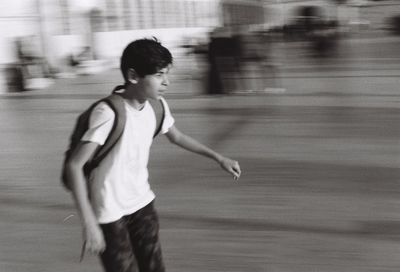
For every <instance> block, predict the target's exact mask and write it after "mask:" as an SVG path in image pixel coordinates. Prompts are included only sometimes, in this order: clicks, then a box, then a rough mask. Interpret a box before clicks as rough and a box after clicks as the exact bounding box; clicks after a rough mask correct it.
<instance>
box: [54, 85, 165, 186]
mask: <svg viewBox="0 0 400 272" xmlns="http://www.w3.org/2000/svg"><path fill="white" fill-rule="evenodd" d="M122 89H124V86H123V85H119V86H117V87H115V88H114V90H113V92H112V94H110V95H109V96H107V97H105V98H103V99H100V100H98V101H96V102H95V103H93V104H92V105H91V106H90V107H89V108H88V109H86V110H85V111H84V112H83V113H81V114H80V115H79V116H78V118H77V121H76V123H75V126H74V129H73V131H72V134H71V136H70V140H69V146H68V149H67V151H65V153H64V162H63V165H62V174H61V183H62V184H63V186H64V187H65V188H66V189H67V190H68V191H71V184H70V181H69V180H68V178H67V175H66V171H65V170H66V169H65V168H66V167H65V166H66V162H67V161H68V159H69V158H70V157H71V155H72V153H73V152H74V150H75V148H76V147H77V146H78V144H79V142H80V140H81V139H82V136H83V135H84V134H85V132H86V131H87V130H88V128H89V118H90V115H91V113H92V110H93V109H94V108H95V107H96V106H97V105H98V104H99V103H101V102H105V103H107V105H108V106H109V107H110V108H111V109H112V110H113V111H114V113H115V119H114V124H113V127H112V128H111V131H110V134H109V135H108V137H107V139H106V141H105V143H104V145H102V146H100V147H99V148H98V150H97V151H96V152H95V154H94V155H93V157H92V159H91V160H90V161H89V162H88V163H86V164H85V166H84V168H83V171H84V174H85V177H86V178H88V177H89V175H90V173H91V171H92V170H93V169H95V168H96V167H97V166H99V164H100V163H101V161H102V160H103V159H104V158H105V157H106V156H107V154H109V152H110V151H111V150H112V148H113V147H114V146H115V144H116V143H117V142H118V140H119V139H120V138H121V136H122V134H123V132H124V128H125V123H126V112H125V104H124V99H123V98H122V96H121V95H120V94H119V93H118V91H119V90H122ZM148 101H149V103H150V104H151V106H152V107H153V110H154V112H155V114H156V130H155V132H154V135H153V138H155V137H156V136H157V135H158V134H159V133H160V131H161V128H162V124H163V122H164V118H165V108H164V104H163V102H162V101H161V100H160V99H158V100H156V101H155V100H148Z"/></svg>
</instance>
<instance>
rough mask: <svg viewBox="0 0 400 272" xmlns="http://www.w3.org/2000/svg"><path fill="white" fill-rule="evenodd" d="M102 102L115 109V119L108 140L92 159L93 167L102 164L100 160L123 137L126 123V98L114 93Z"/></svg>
mask: <svg viewBox="0 0 400 272" xmlns="http://www.w3.org/2000/svg"><path fill="white" fill-rule="evenodd" d="M100 102H105V103H107V105H108V106H109V107H110V108H111V109H112V110H113V111H114V113H115V120H114V124H113V127H112V129H111V132H110V134H109V135H108V137H107V140H106V142H105V143H104V145H103V146H101V147H100V148H99V150H98V151H97V152H96V153H95V155H94V157H93V159H92V162H91V168H92V169H93V168H96V167H97V166H98V165H99V164H100V162H101V161H102V160H103V159H104V158H105V157H106V156H107V154H108V153H109V152H110V151H111V149H112V148H113V147H114V146H115V144H116V143H117V142H118V140H119V139H120V138H121V136H122V133H123V131H124V128H125V123H126V112H125V104H124V99H123V98H122V97H121V96H120V95H118V94H116V93H113V94H111V95H109V96H107V97H106V98H103V99H101V100H100Z"/></svg>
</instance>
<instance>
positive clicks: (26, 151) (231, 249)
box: [0, 40, 400, 272]
mask: <svg viewBox="0 0 400 272" xmlns="http://www.w3.org/2000/svg"><path fill="white" fill-rule="evenodd" d="M396 43H397V40H394V41H393V43H391V44H390V47H391V46H393V44H396ZM397 48H398V47H397ZM367 49H368V50H372V51H367V52H368V53H367V54H366V55H367V56H368V57H369V58H367V57H365V56H364V57H362V58H361V57H360V58H359V59H357V58H353V59H352V58H350V57H346V58H344V60H347V62H346V63H345V62H344V61H342V62H334V61H329V62H328V61H325V62H323V63H319V64H318V63H316V62H312V61H307V62H304V61H302V60H301V58H298V59H297V61H295V59H293V61H292V62H291V66H290V65H288V64H287V63H285V62H282V65H281V66H280V68H281V72H280V74H279V78H280V80H281V81H280V82H279V84H280V86H281V87H284V88H286V92H284V93H249V94H241V95H219V96H208V95H202V94H201V93H202V91H201V90H200V91H199V89H196V88H198V87H199V86H201V83H202V82H201V79H198V78H197V77H196V76H193V74H190V73H188V74H189V76H190V77H189V78H188V76H187V75H182V74H179V75H177V76H176V79H178V80H177V81H176V83H171V88H170V89H171V93H170V94H169V95H167V96H166V98H167V100H168V101H169V103H170V107H171V109H172V113H173V115H174V117H175V119H176V125H177V126H178V127H179V128H180V129H181V130H183V131H184V132H186V133H187V134H189V135H191V136H193V137H194V138H196V139H198V140H200V141H201V142H203V143H205V144H207V145H209V146H211V147H213V148H214V149H216V150H218V151H219V152H221V153H223V154H225V155H227V156H229V157H232V158H235V159H237V160H239V162H240V164H241V167H242V171H243V174H242V177H241V179H240V180H239V182H235V181H233V179H231V178H230V176H229V175H227V174H226V173H224V172H223V171H222V170H221V169H220V168H219V166H218V165H216V164H215V163H213V162H212V161H209V160H207V159H205V158H202V157H199V156H196V155H193V154H190V153H188V152H186V151H183V150H180V149H178V148H176V147H174V146H172V145H171V144H169V143H168V141H167V140H166V139H165V138H163V137H160V138H158V139H157V140H156V141H155V143H154V145H153V148H152V156H151V159H150V165H149V168H150V183H151V184H152V187H153V189H154V191H155V192H156V194H157V200H156V206H157V208H158V210H159V215H160V220H161V239H162V246H163V252H164V257H165V262H166V266H167V270H168V271H177V272H179V271H192V272H197V271H199V272H200V271H232V272H233V271H238V272H239V271H241V272H244V271H245V272H247V271H273V272H292V271H293V272H303V271H304V272H309V271H316V272H347V271H348V272H365V271H368V272H372V271H376V272H382V271H385V272H389V271H390V272H397V271H399V270H400V259H399V258H398V256H399V255H400V246H399V244H400V208H399V207H400V205H399V204H400V184H399V183H398V181H399V177H400V170H399V163H400V156H399V155H400V142H399V139H400V129H399V126H398V124H399V122H400V94H399V89H398V86H399V83H400V82H399V75H400V62H399V61H398V60H399V59H397V61H396V57H395V56H394V55H393V54H391V56H392V57H393V58H392V59H391V60H389V59H388V58H387V57H386V56H377V55H374V54H373V53H371V52H379V50H378V49H379V48H377V47H376V45H374V44H372V45H371V46H370V47H368V48H367ZM367 49H366V50H367ZM374 50H375V51H374ZM393 52H395V51H393ZM351 59H352V60H351ZM386 64H390V66H388V65H386ZM296 65H298V66H301V67H297V68H296ZM344 66H346V67H348V69H347V70H346V69H344V68H343V67H344ZM117 74H118V72H117V71H110V72H107V73H104V74H101V75H95V76H86V77H78V78H76V79H58V80H56V82H55V84H54V85H53V86H51V87H50V88H48V89H45V90H40V91H31V92H25V93H17V94H6V95H2V96H0V105H1V106H0V111H1V114H0V123H1V126H0V133H1V138H0V139H1V141H0V150H1V153H0V172H1V175H0V180H1V182H0V202H1V205H0V216H1V221H0V230H1V237H0V271H2V272H3V271H4V272H28V271H29V272H47V271H71V272H74V271H87V272H91V271H101V268H100V265H99V262H98V259H97V258H96V257H95V256H87V257H86V259H85V260H84V261H83V263H79V254H80V247H81V229H80V223H79V220H78V217H77V215H76V213H75V210H74V207H73V204H72V201H71V199H70V197H69V195H68V194H67V193H66V192H65V191H64V190H63V188H62V187H61V186H60V181H59V174H60V166H61V162H62V154H63V151H64V150H65V147H66V144H67V139H68V136H69V133H70V131H71V128H72V125H73V122H74V120H75V118H76V116H77V115H78V114H79V113H80V112H81V111H82V110H83V109H84V108H85V107H86V106H88V105H89V104H90V103H91V102H92V101H93V100H95V99H96V98H97V97H101V96H103V95H104V94H106V93H107V92H108V91H109V89H110V88H111V87H112V86H113V85H115V84H118V83H119V82H118V81H117V76H116V75H117ZM173 84H176V85H173ZM189 87H191V88H189ZM174 89H175V90H177V91H175V92H174V91H172V90H174ZM187 90H190V91H187Z"/></svg>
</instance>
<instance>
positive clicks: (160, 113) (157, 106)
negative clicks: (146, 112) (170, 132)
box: [148, 99, 165, 138]
mask: <svg viewBox="0 0 400 272" xmlns="http://www.w3.org/2000/svg"><path fill="white" fill-rule="evenodd" d="M148 101H149V103H150V105H151V107H152V108H153V110H154V113H155V115H156V130H155V131H154V135H153V138H155V137H156V136H157V135H158V134H159V133H160V131H161V128H162V125H163V123H164V119H165V105H164V103H163V101H162V99H157V100H154V99H149V100H148Z"/></svg>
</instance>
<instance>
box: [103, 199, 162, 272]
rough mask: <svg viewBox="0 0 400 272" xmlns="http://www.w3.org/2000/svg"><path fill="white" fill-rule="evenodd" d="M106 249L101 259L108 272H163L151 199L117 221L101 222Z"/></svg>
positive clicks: (156, 222) (156, 218)
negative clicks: (142, 206) (143, 205)
mask: <svg viewBox="0 0 400 272" xmlns="http://www.w3.org/2000/svg"><path fill="white" fill-rule="evenodd" d="M101 228H102V230H103V233H104V237H105V241H106V250H105V251H104V253H103V254H102V255H101V261H102V264H103V267H104V269H105V271H107V272H135V271H140V272H164V271H165V268H164V263H163V259H162V254H161V245H160V241H159V236H158V231H159V222H158V215H157V212H156V210H155V208H154V203H153V202H151V203H150V204H148V205H147V206H146V207H144V208H142V209H140V210H139V211H137V212H135V213H133V214H131V215H127V216H124V217H122V218H121V219H119V220H118V221H116V222H112V223H108V224H101Z"/></svg>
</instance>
